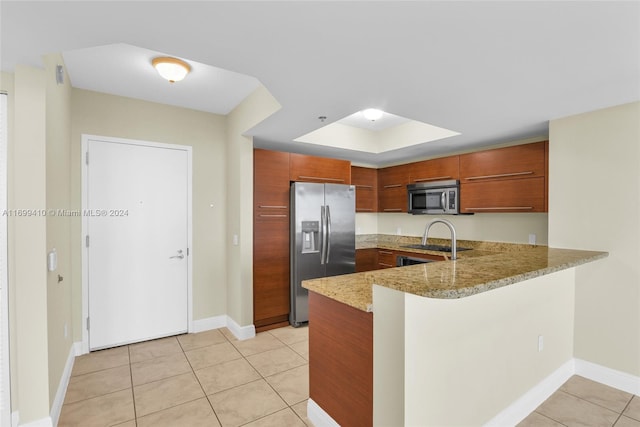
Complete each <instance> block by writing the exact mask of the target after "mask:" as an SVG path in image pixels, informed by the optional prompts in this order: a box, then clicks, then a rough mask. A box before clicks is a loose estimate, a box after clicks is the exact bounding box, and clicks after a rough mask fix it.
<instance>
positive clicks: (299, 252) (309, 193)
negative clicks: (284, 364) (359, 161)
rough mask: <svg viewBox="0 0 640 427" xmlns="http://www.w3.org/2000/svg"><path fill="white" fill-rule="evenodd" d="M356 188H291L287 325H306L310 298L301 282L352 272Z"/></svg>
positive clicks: (311, 185)
mask: <svg viewBox="0 0 640 427" xmlns="http://www.w3.org/2000/svg"><path fill="white" fill-rule="evenodd" d="M355 195H356V192H355V187H354V186H353V185H344V184H315V183H307V182H294V183H293V184H291V239H290V241H291V312H290V314H289V323H291V325H293V326H296V327H297V326H300V325H301V324H302V323H305V322H308V321H309V294H308V291H307V290H306V289H305V288H303V287H302V285H301V282H302V281H303V280H307V279H315V278H318V277H328V276H337V275H339V274H348V273H354V272H355V270H356V269H355V266H356V261H355V258H356V229H355V227H356V226H355V222H356V214H355V212H356V206H355Z"/></svg>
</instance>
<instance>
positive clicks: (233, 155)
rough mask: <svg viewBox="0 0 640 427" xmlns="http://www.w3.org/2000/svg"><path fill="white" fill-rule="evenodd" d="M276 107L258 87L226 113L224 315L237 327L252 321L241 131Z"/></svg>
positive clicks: (248, 152)
mask: <svg viewBox="0 0 640 427" xmlns="http://www.w3.org/2000/svg"><path fill="white" fill-rule="evenodd" d="M278 109H280V104H278V102H277V101H276V100H275V99H274V98H273V96H271V94H270V93H269V91H267V90H266V89H265V88H264V87H263V86H260V87H259V88H258V89H256V90H255V91H254V92H253V93H252V94H251V95H249V97H247V98H246V99H245V100H244V101H243V102H242V103H241V104H240V105H238V106H237V107H236V108H235V109H234V110H233V111H232V112H231V113H230V114H229V116H228V133H227V135H228V141H227V153H228V156H227V162H228V168H227V182H228V187H227V217H228V221H227V229H228V230H229V233H230V235H228V236H227V243H226V250H227V256H228V258H227V262H228V264H229V275H228V277H227V286H228V290H229V293H228V299H227V314H228V315H229V316H230V317H231V318H232V319H233V320H234V321H235V322H237V323H238V324H239V325H240V326H249V325H252V324H253V139H252V138H251V137H248V136H245V135H244V133H245V132H247V131H248V130H249V129H250V128H251V127H253V126H255V125H256V124H257V123H259V122H261V121H262V120H264V119H265V118H266V117H268V116H269V115H271V114H273V113H274V112H275V111H277V110H278ZM233 235H237V236H238V244H237V245H234V244H233Z"/></svg>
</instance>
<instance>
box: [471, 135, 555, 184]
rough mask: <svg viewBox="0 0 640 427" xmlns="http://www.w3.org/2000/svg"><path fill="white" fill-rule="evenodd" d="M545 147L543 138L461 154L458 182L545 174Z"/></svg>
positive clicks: (531, 176)
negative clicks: (521, 143) (530, 142)
mask: <svg viewBox="0 0 640 427" xmlns="http://www.w3.org/2000/svg"><path fill="white" fill-rule="evenodd" d="M546 147H547V142H546V141H542V142H536V143H533V144H525V145H516V146H513V147H505V148H497V149H495V150H485V151H477V152H475V153H469V154H462V155H461V156H460V180H461V183H467V182H480V181H490V180H496V179H522V178H533V177H537V176H545V170H546V152H547V149H546Z"/></svg>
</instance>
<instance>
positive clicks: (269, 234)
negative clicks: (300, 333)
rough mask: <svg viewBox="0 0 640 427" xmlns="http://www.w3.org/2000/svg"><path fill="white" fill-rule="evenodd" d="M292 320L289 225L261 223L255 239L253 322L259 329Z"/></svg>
mask: <svg viewBox="0 0 640 427" xmlns="http://www.w3.org/2000/svg"><path fill="white" fill-rule="evenodd" d="M288 318H289V222H288V220H287V221H273V222H271V223H266V222H258V223H256V224H255V225H254V240H253V319H254V324H255V326H256V328H257V329H259V330H264V329H265V328H264V327H265V326H269V325H276V326H284V325H286V324H287V323H288Z"/></svg>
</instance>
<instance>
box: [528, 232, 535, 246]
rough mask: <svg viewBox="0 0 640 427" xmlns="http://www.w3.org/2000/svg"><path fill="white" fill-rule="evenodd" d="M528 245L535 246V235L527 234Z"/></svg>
mask: <svg viewBox="0 0 640 427" xmlns="http://www.w3.org/2000/svg"><path fill="white" fill-rule="evenodd" d="M529 244H530V245H535V244H536V235H535V233H531V234H529Z"/></svg>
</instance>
